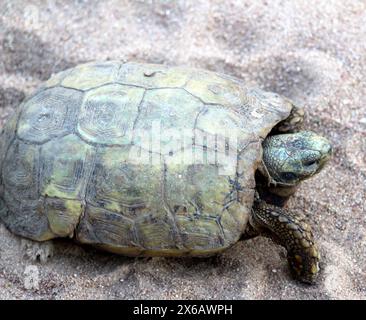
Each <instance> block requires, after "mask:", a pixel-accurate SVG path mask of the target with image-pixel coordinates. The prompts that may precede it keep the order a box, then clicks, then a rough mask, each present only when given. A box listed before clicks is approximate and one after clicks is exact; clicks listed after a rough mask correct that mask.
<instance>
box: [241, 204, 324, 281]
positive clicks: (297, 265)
mask: <svg viewBox="0 0 366 320" xmlns="http://www.w3.org/2000/svg"><path fill="white" fill-rule="evenodd" d="M251 227H252V228H253V229H254V230H253V229H251V228H249V230H248V233H249V234H248V236H245V235H244V237H246V238H248V237H253V236H254V232H258V234H261V235H264V236H267V237H269V238H271V239H272V240H274V241H275V242H276V243H278V244H280V245H282V246H284V247H285V248H286V250H287V259H288V262H289V265H290V268H291V271H292V273H293V275H294V277H295V278H296V279H298V280H300V281H302V282H305V283H309V284H312V283H314V282H315V281H316V278H317V276H318V273H319V260H320V254H319V251H318V248H317V245H316V244H315V242H314V238H313V233H312V230H311V227H310V225H309V224H308V223H307V221H306V218H305V216H303V215H295V214H293V213H291V212H289V211H287V210H286V209H283V208H279V207H276V206H273V205H270V204H267V203H266V202H264V201H261V200H259V199H258V200H256V201H255V203H254V205H253V212H252V217H251Z"/></svg>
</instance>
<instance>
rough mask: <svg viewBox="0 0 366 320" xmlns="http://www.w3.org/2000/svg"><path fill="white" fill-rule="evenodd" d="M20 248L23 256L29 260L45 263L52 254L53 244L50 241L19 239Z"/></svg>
mask: <svg viewBox="0 0 366 320" xmlns="http://www.w3.org/2000/svg"><path fill="white" fill-rule="evenodd" d="M20 246H21V250H22V251H23V256H24V258H26V259H28V260H30V261H33V262H35V261H40V262H41V263H46V262H47V261H48V260H49V259H50V258H52V256H53V252H54V246H53V243H52V241H45V242H37V241H32V240H28V239H21V242H20Z"/></svg>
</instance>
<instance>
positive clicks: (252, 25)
mask: <svg viewBox="0 0 366 320" xmlns="http://www.w3.org/2000/svg"><path fill="white" fill-rule="evenodd" d="M106 59H127V60H137V61H144V62H155V63H164V64H170V65H186V66H195V67H200V68H205V69H209V70H213V71H220V72H224V73H227V74H231V75H234V76H237V77H240V78H242V79H244V80H245V81H246V82H247V83H248V85H258V86H260V87H262V88H265V89H268V90H273V91H276V92H278V93H281V94H284V95H286V96H288V97H290V98H292V99H293V100H294V101H295V102H296V103H298V104H301V105H303V106H304V107H305V109H306V111H307V114H308V117H307V120H306V126H307V128H309V129H311V130H314V131H316V132H318V133H320V134H323V135H324V136H326V137H328V138H329V139H330V140H331V142H332V143H333V145H334V156H333V158H332V160H331V161H330V163H329V165H328V166H327V167H326V168H325V169H324V171H323V172H321V173H320V174H319V175H318V176H317V177H315V178H313V179H310V180H308V181H306V182H305V183H303V184H302V185H301V187H300V189H299V191H298V192H297V194H296V195H295V196H294V197H293V198H292V199H291V201H290V202H289V205H288V206H289V208H290V209H291V210H294V211H298V212H305V213H306V215H307V216H308V218H309V220H310V221H311V224H312V225H313V228H314V233H315V236H316V238H317V239H318V243H319V247H320V250H321V254H322V263H321V274H320V278H319V283H318V284H317V285H316V286H305V285H302V284H299V283H298V282H296V281H293V280H292V278H291V277H290V274H289V271H288V267H287V263H286V259H285V252H284V250H283V249H282V248H281V247H279V246H277V245H275V244H274V243H273V242H271V241H270V240H267V239H265V238H261V237H258V238H255V239H252V240H250V241H246V242H240V243H238V244H237V245H235V246H234V247H232V248H231V249H229V250H227V251H226V252H225V253H223V254H222V255H220V256H217V257H213V258H209V259H201V260H200V259H165V258H153V259H146V258H145V259H132V258H125V257H119V256H114V255H112V254H107V253H102V252H97V251H96V250H94V249H90V248H85V247H79V246H77V245H74V244H72V243H70V242H68V241H58V242H56V243H55V245H54V247H55V255H54V257H53V258H52V259H51V260H50V261H48V262H47V263H45V264H42V263H40V262H32V261H29V259H27V258H26V257H23V255H22V250H21V246H20V243H21V242H20V240H19V238H17V237H15V236H13V235H11V234H10V233H9V232H8V231H7V230H6V229H5V227H4V226H2V225H1V226H0V298H1V299H76V298H79V299H91V298H93V299H136V298H141V299H145V298H150V299H211V298H215V299H216V298H219V299H365V298H366V239H365V237H366V212H365V211H366V210H365V209H366V208H365V200H366V156H365V155H366V139H365V138H366V98H365V97H366V82H365V75H366V5H365V2H364V1H356V0H354V1H348V0H347V1H345V0H332V1H329V0H326V1H315V0H314V1H305V0H304V1H300V0H297V1H254V0H253V1H234V0H231V1H197V0H195V1H117V0H115V1H113V0H108V1H86V0H84V1H82V0H79V1H67V0H63V1H17V0H11V1H10V0H9V1H6V0H5V1H4V0H1V1H0V120H1V123H3V121H4V119H5V117H6V116H7V115H8V114H10V113H11V112H12V110H13V109H14V108H15V107H16V106H17V105H18V104H19V103H20V102H21V100H22V99H23V98H24V96H26V95H27V94H29V93H31V92H32V91H33V90H34V89H35V88H36V87H37V86H38V85H39V84H40V83H41V82H42V81H43V80H45V79H47V78H48V77H49V76H50V75H51V74H52V73H55V72H57V71H60V70H63V69H65V68H68V67H70V66H73V65H76V64H78V63H81V62H84V61H89V60H106Z"/></svg>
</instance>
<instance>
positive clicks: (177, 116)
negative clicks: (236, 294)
mask: <svg viewBox="0 0 366 320" xmlns="http://www.w3.org/2000/svg"><path fill="white" fill-rule="evenodd" d="M291 108H292V105H291V103H290V102H289V101H288V100H286V99H285V98H283V97H281V96H279V95H276V94H274V93H269V92H265V91H262V90H260V89H256V88H254V89H253V88H252V89H251V88H247V87H246V86H245V85H244V84H243V83H242V82H241V81H240V80H238V79H235V78H232V77H228V76H225V75H222V74H218V73H213V72H209V71H203V70H199V69H192V68H185V67H167V66H163V65H154V64H142V63H131V62H128V63H123V62H102V63H100V62H99V63H89V64H84V65H80V66H77V67H75V68H72V69H69V70H66V71H63V72H61V73H58V74H56V75H54V76H53V77H52V78H51V79H50V80H48V81H47V82H45V83H44V84H43V85H42V86H41V87H40V88H39V89H38V90H37V91H36V92H35V94H33V95H32V96H30V97H28V98H27V99H26V100H25V101H24V102H23V103H22V104H21V105H20V106H19V108H18V109H17V110H16V112H15V114H14V115H13V117H12V118H11V119H10V120H9V121H8V122H7V123H6V125H5V127H4V129H3V132H2V135H1V139H0V150H1V152H0V165H1V168H0V169H1V173H2V174H1V181H0V185H1V187H0V199H1V206H0V208H1V210H0V218H1V219H2V221H3V222H4V223H5V225H6V226H7V227H8V228H9V229H10V230H11V231H12V232H14V233H15V234H18V235H20V236H23V237H26V238H30V239H33V240H38V241H44V240H48V239H52V238H56V237H73V238H75V239H76V240H77V241H79V242H81V243H86V244H92V245H95V246H99V247H101V248H104V249H106V250H109V251H112V252H117V253H121V254H126V255H160V256H162V255H167V256H181V255H192V256H205V255H210V254H213V253H216V252H219V251H221V250H223V249H225V248H227V247H229V246H231V245H233V244H234V243H235V242H236V241H237V240H238V239H239V238H240V236H241V234H242V233H243V231H244V229H245V227H246V224H247V222H248V219H249V214H250V210H251V207H252V203H253V199H254V192H255V179H254V174H255V171H256V169H257V167H258V165H259V164H260V161H261V159H262V146H261V142H262V140H263V139H264V138H265V137H266V136H267V135H268V134H269V132H270V131H271V130H272V128H273V127H274V126H275V125H276V124H277V123H279V122H280V121H282V120H284V119H286V118H287V117H288V116H289V114H290V112H291ZM229 140H230V141H229ZM231 140H232V141H231ZM229 142H230V143H229ZM234 142H235V143H234ZM218 159H223V161H218Z"/></svg>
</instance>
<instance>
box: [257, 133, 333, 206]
mask: <svg viewBox="0 0 366 320" xmlns="http://www.w3.org/2000/svg"><path fill="white" fill-rule="evenodd" d="M331 153H332V146H331V144H330V143H329V141H328V140H327V139H325V138H323V137H321V136H319V135H317V134H315V133H313V132H310V131H300V132H297V133H289V134H279V135H274V136H269V137H267V138H266V139H265V140H264V142H263V168H262V169H261V172H262V174H264V175H265V176H267V178H268V179H267V182H269V184H268V183H267V185H269V187H268V189H269V191H270V193H271V194H272V195H273V194H275V195H277V196H282V197H285V198H286V200H287V198H288V196H289V195H291V194H292V193H293V192H294V191H295V188H296V186H297V185H298V184H299V183H300V182H301V181H303V180H305V179H308V178H310V177H312V176H313V175H315V174H316V173H318V172H319V171H320V170H321V169H322V168H323V167H324V165H325V163H326V162H327V161H328V160H329V159H330V156H331ZM267 191H268V190H267ZM271 202H273V201H271ZM274 202H276V201H274Z"/></svg>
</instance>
